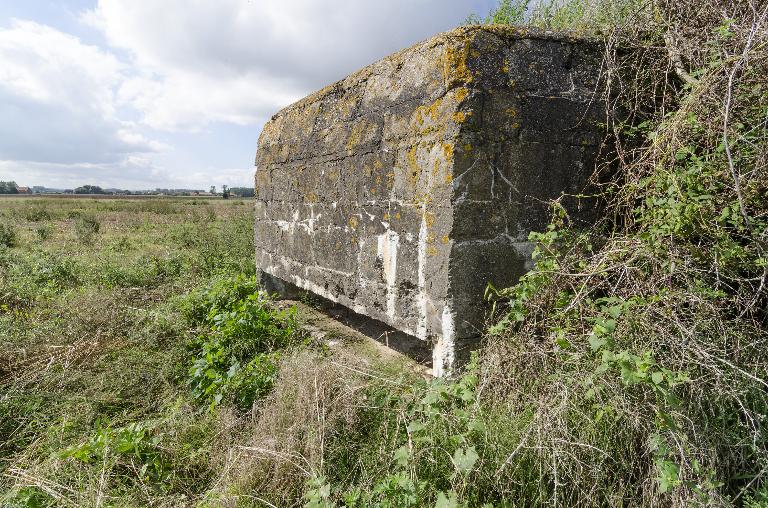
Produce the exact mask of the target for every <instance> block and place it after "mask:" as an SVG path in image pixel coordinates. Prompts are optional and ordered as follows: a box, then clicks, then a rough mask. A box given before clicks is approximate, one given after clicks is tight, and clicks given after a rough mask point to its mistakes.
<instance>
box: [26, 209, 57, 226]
mask: <svg viewBox="0 0 768 508" xmlns="http://www.w3.org/2000/svg"><path fill="white" fill-rule="evenodd" d="M24 218H25V219H27V220H28V221H30V222H42V221H47V220H50V219H51V214H50V212H49V211H48V210H47V209H45V208H44V207H43V206H30V207H27V208H26V209H25V210H24Z"/></svg>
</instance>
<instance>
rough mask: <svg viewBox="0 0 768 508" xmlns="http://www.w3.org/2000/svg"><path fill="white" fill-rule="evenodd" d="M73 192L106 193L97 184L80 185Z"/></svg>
mask: <svg viewBox="0 0 768 508" xmlns="http://www.w3.org/2000/svg"><path fill="white" fill-rule="evenodd" d="M75 194H107V193H106V192H105V191H104V189H102V188H101V187H99V186H98V185H82V186H80V187H77V188H75Z"/></svg>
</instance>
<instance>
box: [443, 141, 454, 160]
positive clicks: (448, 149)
mask: <svg viewBox="0 0 768 508" xmlns="http://www.w3.org/2000/svg"><path fill="white" fill-rule="evenodd" d="M443 157H445V161H446V162H448V163H449V164H450V163H451V162H453V145H452V144H451V143H445V142H444V143H443Z"/></svg>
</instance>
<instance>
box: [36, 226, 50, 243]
mask: <svg viewBox="0 0 768 508" xmlns="http://www.w3.org/2000/svg"><path fill="white" fill-rule="evenodd" d="M35 233H36V234H37V238H38V239H39V240H40V241H41V242H42V241H45V240H47V239H48V238H50V237H51V234H52V233H53V228H51V227H50V226H40V227H38V228H37V229H35Z"/></svg>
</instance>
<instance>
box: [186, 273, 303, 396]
mask: <svg viewBox="0 0 768 508" xmlns="http://www.w3.org/2000/svg"><path fill="white" fill-rule="evenodd" d="M256 288H257V284H256V281H255V280H254V279H253V278H244V277H242V276H238V277H235V278H229V279H220V280H219V281H217V282H216V283H214V285H213V286H212V287H211V288H209V289H207V290H204V291H202V292H201V293H199V294H196V295H194V296H192V297H190V298H189V300H190V301H189V302H188V303H187V304H186V305H185V306H184V309H185V313H186V315H187V316H188V318H190V319H191V320H193V321H197V322H200V321H202V322H204V323H205V324H206V325H207V327H208V331H207V332H206V333H203V334H202V335H200V336H199V337H198V338H197V339H196V340H195V341H193V343H192V344H191V346H190V347H191V349H192V352H193V354H194V356H195V360H194V362H193V365H192V367H191V368H190V369H189V383H190V386H191V387H192V393H193V395H194V396H195V398H197V399H199V400H203V401H206V402H207V403H209V404H210V406H211V407H212V408H213V407H215V406H217V405H218V404H220V403H221V402H222V401H224V400H226V401H228V402H231V403H233V404H234V405H235V406H236V407H237V408H239V409H240V410H247V409H249V408H250V407H251V406H252V405H253V403H254V402H255V401H256V400H258V399H260V398H262V397H263V396H264V395H266V394H267V393H269V391H270V390H271V389H272V386H273V384H274V381H275V378H276V375H277V364H278V361H279V359H280V353H279V351H280V350H283V349H285V348H287V347H289V346H290V345H292V344H294V343H296V342H297V339H298V337H299V332H298V325H297V323H296V319H295V309H293V308H292V309H290V310H281V311H277V310H275V309H273V308H272V307H271V305H270V300H269V298H268V297H267V295H266V294H265V293H263V292H261V291H259V292H253V291H254V290H255V289H256Z"/></svg>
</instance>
